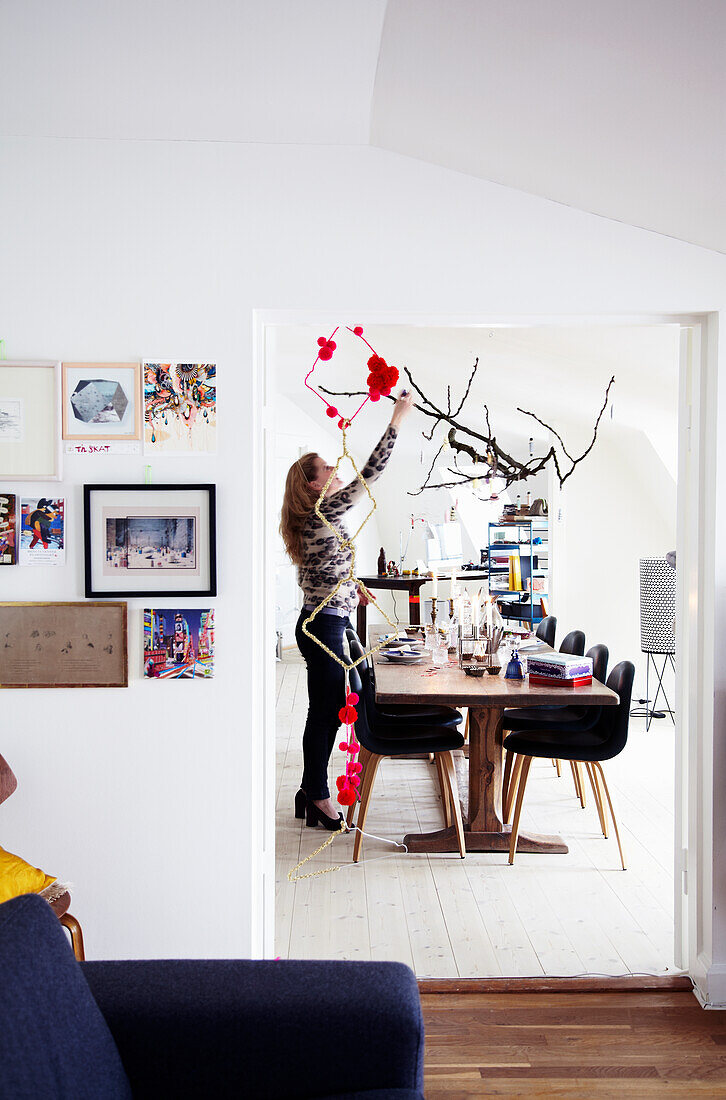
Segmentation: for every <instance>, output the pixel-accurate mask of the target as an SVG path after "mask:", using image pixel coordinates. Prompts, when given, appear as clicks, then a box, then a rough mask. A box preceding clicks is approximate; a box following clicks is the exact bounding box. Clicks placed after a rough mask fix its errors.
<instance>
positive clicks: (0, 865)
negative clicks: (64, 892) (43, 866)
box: [0, 848, 55, 903]
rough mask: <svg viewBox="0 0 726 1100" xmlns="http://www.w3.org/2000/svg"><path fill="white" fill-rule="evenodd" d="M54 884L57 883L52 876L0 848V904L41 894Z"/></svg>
mask: <svg viewBox="0 0 726 1100" xmlns="http://www.w3.org/2000/svg"><path fill="white" fill-rule="evenodd" d="M52 882H55V879H54V878H53V876H52V875H46V873H45V871H41V870H40V868H39V867H31V866H30V864H29V863H26V862H25V860H24V859H21V858H20V856H14V855H13V854H12V852H6V851H5V849H4V848H0V903H2V902H4V901H9V900H10V898H16V897H18V895H19V894H39V893H40V891H41V890H45V888H46V886H50V884H51V883H52Z"/></svg>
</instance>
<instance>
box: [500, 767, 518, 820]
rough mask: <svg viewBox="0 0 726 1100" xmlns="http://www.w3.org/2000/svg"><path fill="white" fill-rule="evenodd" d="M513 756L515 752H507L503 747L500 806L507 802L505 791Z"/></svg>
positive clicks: (507, 786)
mask: <svg viewBox="0 0 726 1100" xmlns="http://www.w3.org/2000/svg"><path fill="white" fill-rule="evenodd" d="M513 756H516V753H513V752H507V750H506V749H504V772H503V773H502V806H504V805H506V802H507V791H508V790H509V781H510V779H511V778H512V757H513ZM505 820H506V819H505Z"/></svg>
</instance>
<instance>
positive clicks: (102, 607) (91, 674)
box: [0, 603, 129, 688]
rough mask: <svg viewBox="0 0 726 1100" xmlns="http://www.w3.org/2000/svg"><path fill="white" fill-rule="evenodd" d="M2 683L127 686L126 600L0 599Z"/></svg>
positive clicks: (2, 685) (12, 685)
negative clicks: (3, 600) (44, 601)
mask: <svg viewBox="0 0 726 1100" xmlns="http://www.w3.org/2000/svg"><path fill="white" fill-rule="evenodd" d="M0 650H1V652H2V660H1V661H0V688H31V687H32V688H38V687H42V688H51V687H53V688H63V687H66V688H67V687H128V685H129V669H128V647H127V616H126V604H125V603H0Z"/></svg>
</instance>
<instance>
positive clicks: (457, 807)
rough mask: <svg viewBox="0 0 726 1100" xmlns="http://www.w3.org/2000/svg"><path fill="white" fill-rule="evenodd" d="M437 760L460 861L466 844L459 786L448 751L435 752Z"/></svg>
mask: <svg viewBox="0 0 726 1100" xmlns="http://www.w3.org/2000/svg"><path fill="white" fill-rule="evenodd" d="M436 758H437V760H440V761H441V771H442V773H443V776H444V780H445V782H446V786H447V788H448V793H449V804H450V806H451V814H452V816H453V819H454V828H455V829H456V842H457V844H458V845H459V855H460V856H461V858H462V859H464V857H465V856H466V844H465V842H464V822H463V821H462V818H461V803H460V801H459V786H458V783H457V782H456V766H455V764H454V757H453V756H452V755H451V753H450V752H449V751H446V752H437V753H436Z"/></svg>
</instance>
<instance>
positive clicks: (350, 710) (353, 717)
mask: <svg viewBox="0 0 726 1100" xmlns="http://www.w3.org/2000/svg"><path fill="white" fill-rule="evenodd" d="M338 718H340V720H341V722H342V723H343V725H345V726H352V725H353V723H354V722H356V721H357V720H358V711H357V710H356V709H355V707H349V706H345V707H341V708H340V710H339V711H338Z"/></svg>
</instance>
